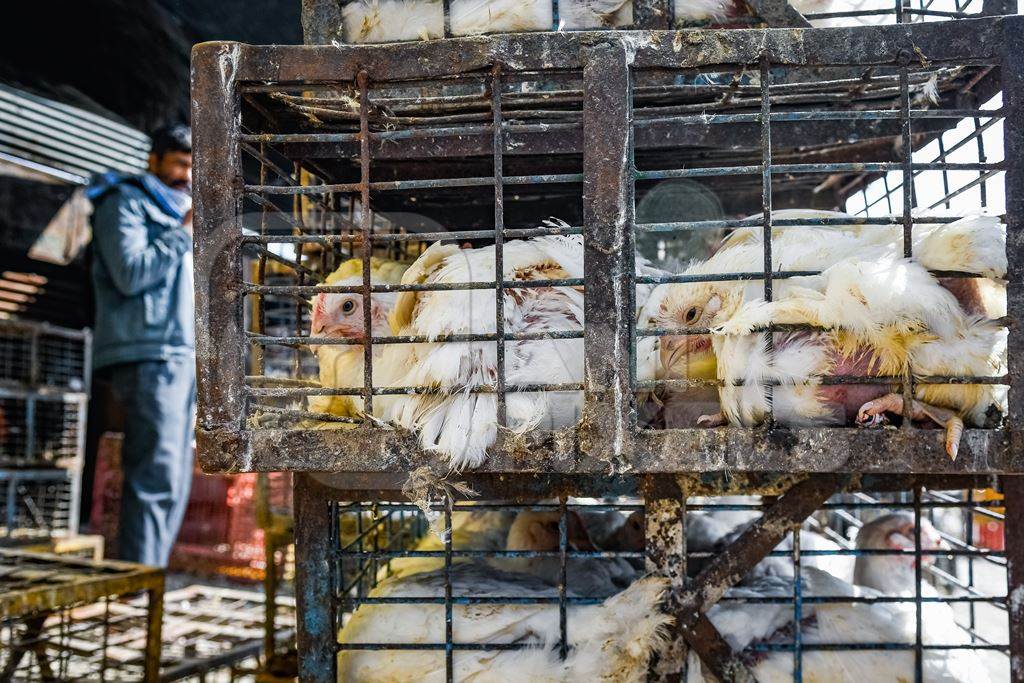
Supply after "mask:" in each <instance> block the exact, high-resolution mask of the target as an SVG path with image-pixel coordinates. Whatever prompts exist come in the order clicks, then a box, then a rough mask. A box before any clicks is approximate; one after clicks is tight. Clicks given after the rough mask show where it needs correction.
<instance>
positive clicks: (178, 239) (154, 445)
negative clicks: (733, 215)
mask: <svg viewBox="0 0 1024 683" xmlns="http://www.w3.org/2000/svg"><path fill="white" fill-rule="evenodd" d="M106 180H107V182H106V183H105V184H102V185H100V186H98V187H97V186H94V187H93V188H91V189H90V192H89V194H90V195H91V197H92V200H93V205H94V206H95V209H94V212H93V219H92V222H93V268H92V273H93V275H92V278H93V286H94V289H95V300H96V325H95V334H94V346H93V349H94V353H93V367H94V368H95V373H94V385H95V386H97V387H98V388H100V389H101V390H103V391H105V392H108V393H109V394H110V395H111V396H112V397H113V398H114V399H115V400H116V402H117V403H118V404H120V405H121V406H122V410H123V417H124V442H123V446H122V448H121V466H122V470H123V472H124V488H123V492H122V499H121V519H120V533H119V537H118V545H119V552H118V554H119V555H120V557H121V558H122V559H124V560H130V561H133V562H143V563H145V564H151V565H159V566H166V565H167V559H168V556H169V555H170V552H171V546H172V545H173V544H174V539H175V537H176V536H177V535H178V529H179V528H180V527H181V522H182V518H183V517H184V514H185V507H186V505H187V503H188V495H189V488H190V486H191V482H192V458H193V456H192V438H193V434H194V430H195V351H194V339H195V329H194V321H193V298H192V297H193V293H192V279H193V273H192V201H191V183H192V132H191V130H190V129H189V128H188V127H187V126H183V125H175V126H170V127H167V128H163V129H161V130H158V131H156V132H155V133H154V134H153V147H152V151H151V153H150V155H149V172H148V173H146V174H143V175H141V176H132V177H115V178H111V177H108V178H107V179H106Z"/></svg>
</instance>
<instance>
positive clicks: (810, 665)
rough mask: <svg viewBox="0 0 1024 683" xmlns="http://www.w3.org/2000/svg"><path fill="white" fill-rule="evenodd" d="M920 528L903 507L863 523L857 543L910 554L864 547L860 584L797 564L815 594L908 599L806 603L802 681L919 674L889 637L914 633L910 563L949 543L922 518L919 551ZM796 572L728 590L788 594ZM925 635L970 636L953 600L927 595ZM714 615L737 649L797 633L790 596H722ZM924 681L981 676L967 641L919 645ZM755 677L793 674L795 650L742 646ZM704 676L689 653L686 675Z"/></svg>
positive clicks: (838, 682)
mask: <svg viewBox="0 0 1024 683" xmlns="http://www.w3.org/2000/svg"><path fill="white" fill-rule="evenodd" d="M915 535H916V531H915V524H914V516H913V515H912V514H909V513H906V512H900V513H895V514H890V515H884V516H882V517H879V518H877V519H875V520H873V521H872V522H869V523H868V524H865V525H864V526H863V527H862V528H861V530H860V532H859V534H858V536H857V548H858V549H859V550H869V551H870V550H885V551H890V552H892V551H900V552H908V551H909V553H908V554H906V555H875V554H871V555H859V556H858V557H857V559H856V565H855V570H854V571H855V579H856V581H857V585H852V584H850V583H848V582H846V581H843V580H840V579H838V578H836V577H834V576H832V575H831V574H829V573H827V572H824V571H821V570H819V569H816V568H813V567H804V568H802V571H801V584H802V585H801V592H802V594H803V595H805V596H815V597H835V598H842V597H851V598H856V599H861V600H863V599H868V600H870V599H872V598H893V597H904V598H907V599H908V601H907V602H877V603H871V602H851V603H844V602H811V601H808V602H806V603H804V605H803V611H802V621H801V623H800V626H799V628H800V637H801V642H802V643H803V645H804V646H808V647H805V649H804V651H803V652H802V653H801V661H802V668H803V675H804V678H805V680H828V681H834V682H835V683H863V681H893V683H896V682H897V681H903V680H912V679H913V678H914V674H913V672H914V652H913V650H908V649H895V650H894V649H891V648H888V647H886V646H885V644H896V645H912V644H914V643H915V642H916V640H917V632H916V629H917V619H916V611H917V606H916V605H915V604H914V601H913V599H914V597H915V595H916V592H917V591H916V589H915V583H916V581H917V579H916V575H915V570H914V563H915V562H917V561H920V562H921V563H922V565H924V566H928V565H930V564H931V563H932V562H933V561H934V559H935V555H934V552H933V551H936V550H938V551H941V550H942V549H944V544H943V543H942V541H941V538H940V536H939V535H938V533H937V532H936V531H935V528H934V527H932V526H931V524H930V523H928V521H927V520H924V519H923V520H922V521H921V527H920V536H921V549H922V550H923V551H924V552H925V553H926V554H922V555H921V556H920V558H918V557H917V556H916V555H915V554H914V553H913V551H914V548H915V541H914V537H915ZM921 586H922V587H921V594H922V595H924V596H926V597H928V596H936V595H937V593H936V592H935V589H934V588H932V587H931V586H930V585H928V584H925V583H922V584H921ZM793 594H794V586H793V577H792V576H790V577H779V576H763V577H760V578H758V579H755V580H753V581H750V582H748V583H747V584H746V585H743V586H740V587H737V588H732V589H730V590H729V591H728V593H727V596H728V597H730V598H741V599H743V598H746V599H763V598H792V596H793ZM921 608H922V611H923V615H922V616H923V618H922V623H921V628H922V632H921V642H922V643H923V644H925V645H952V646H956V645H967V644H969V643H970V642H971V638H970V634H968V633H967V632H966V631H965V630H964V629H963V628H961V627H960V626H958V625H957V622H956V619H955V615H954V614H953V612H952V609H951V608H950V607H949V605H947V604H944V603H940V602H925V603H923V604H922V606H921ZM708 618H709V619H710V620H711V622H712V623H713V624H714V625H715V626H716V628H718V630H719V631H720V632H721V633H722V635H723V636H724V637H725V639H726V641H727V642H728V643H729V645H730V646H731V647H732V648H733V650H735V651H737V652H744V651H746V650H748V648H750V647H751V646H753V645H756V644H758V643H776V644H783V643H787V642H792V640H793V636H794V634H793V629H794V624H793V606H792V605H791V604H788V603H787V604H782V603H775V604H747V603H743V602H729V601H723V602H720V603H718V604H716V605H715V606H714V607H712V608H711V609H710V610H709V611H708ZM820 643H831V644H834V643H844V644H847V643H848V644H851V646H853V647H851V649H849V650H843V649H842V648H841V647H840V648H837V649H834V650H833V649H826V650H817V649H814V647H813V646H814V645H816V644H820ZM857 645H861V646H870V645H877V646H878V648H877V649H854V647H856V646H857ZM921 656H922V669H923V680H926V681H941V682H943V683H968V682H969V681H974V680H978V676H979V675H983V674H982V672H984V671H985V670H986V669H985V666H984V664H983V663H982V661H981V660H980V658H979V657H978V655H977V654H976V653H975V652H972V651H971V650H969V649H953V648H940V649H934V650H933V649H925V650H923V651H922V655H921ZM744 659H745V660H746V661H747V662H748V664H749V665H750V667H751V670H752V672H753V673H754V675H755V677H756V678H757V680H758V681H760V682H761V683H775V682H778V683H782V682H783V681H792V680H793V655H792V653H790V652H764V651H760V652H756V651H749V652H746V653H745V654H744ZM705 680H708V679H706V678H705V674H704V672H703V671H702V668H701V664H700V662H699V660H698V659H697V658H696V656H694V655H692V654H691V656H690V665H689V667H688V677H687V683H701V682H703V681H705Z"/></svg>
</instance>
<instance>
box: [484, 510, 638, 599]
mask: <svg viewBox="0 0 1024 683" xmlns="http://www.w3.org/2000/svg"><path fill="white" fill-rule="evenodd" d="M558 539H559V513H558V512H557V511H551V512H546V511H544V512H534V511H527V512H521V513H520V514H519V515H518V516H517V517H516V519H515V521H514V522H513V523H512V527H511V528H510V529H509V532H508V541H507V545H506V548H507V549H508V550H535V549H538V548H547V549H550V550H557V549H558V547H559V540H558ZM566 545H567V550H574V551H590V552H595V551H599V550H602V548H600V547H598V546H597V545H595V544H594V542H593V541H592V540H591V537H590V534H589V533H588V530H587V527H586V524H585V522H584V520H583V518H582V517H581V516H580V515H579V514H578V513H576V512H575V511H572V510H570V511H569V512H567V514H566ZM636 550H643V547H642V546H641V547H639V548H636ZM495 561H498V562H500V565H499V566H500V567H501V568H503V569H511V570H514V571H517V572H522V573H526V574H533V575H534V576H537V577H538V578H540V579H541V580H542V581H544V582H545V583H546V584H548V585H549V586H557V585H558V584H559V582H560V581H561V564H560V562H559V558H558V557H516V558H508V559H503V560H492V561H491V562H492V563H493V562H495ZM637 574H638V571H637V569H636V568H635V567H634V566H633V565H632V564H631V563H630V562H629V561H627V560H626V559H624V558H621V557H615V556H611V557H567V558H566V581H565V585H566V589H567V590H570V591H572V592H573V593H575V594H577V595H581V596H584V597H602V598H603V597H606V596H608V595H613V594H615V593H618V592H619V591H621V590H622V589H624V588H625V587H627V586H629V585H630V584H631V583H633V581H635V580H636V578H637Z"/></svg>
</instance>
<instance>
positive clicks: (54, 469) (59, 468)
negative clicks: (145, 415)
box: [0, 320, 90, 543]
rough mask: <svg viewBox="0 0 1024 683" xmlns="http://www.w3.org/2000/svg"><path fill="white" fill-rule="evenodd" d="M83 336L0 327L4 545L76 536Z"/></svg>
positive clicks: (34, 326) (84, 384) (84, 383)
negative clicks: (70, 535)
mask: <svg viewBox="0 0 1024 683" xmlns="http://www.w3.org/2000/svg"><path fill="white" fill-rule="evenodd" d="M89 344H90V335H89V332H88V330H69V329H65V328H61V327H55V326H52V325H47V324H41V323H33V322H20V321H13V320H0V482H2V484H3V488H2V497H0V510H2V512H0V524H2V525H3V526H2V532H0V536H2V539H3V542H5V543H24V542H29V541H32V540H39V539H45V538H48V537H50V536H53V535H55V534H74V533H76V532H77V529H78V521H77V520H78V495H79V485H80V480H81V468H82V454H83V448H84V443H85V420H86V412H87V410H86V407H87V401H88V392H89V357H90V356H89Z"/></svg>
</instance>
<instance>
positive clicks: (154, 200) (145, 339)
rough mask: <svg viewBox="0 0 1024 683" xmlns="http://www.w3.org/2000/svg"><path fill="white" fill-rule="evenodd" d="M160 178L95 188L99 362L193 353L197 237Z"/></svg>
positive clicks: (96, 358)
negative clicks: (166, 196)
mask: <svg viewBox="0 0 1024 683" xmlns="http://www.w3.org/2000/svg"><path fill="white" fill-rule="evenodd" d="M154 182H159V181H156V180H155V178H153V177H152V176H149V177H146V176H142V177H134V178H132V177H129V178H118V179H117V180H116V181H115V182H114V183H113V184H105V185H104V186H102V187H101V188H100V189H99V190H98V191H93V192H92V193H91V194H92V196H93V197H94V200H93V202H94V206H95V208H94V210H93V217H92V226H93V254H94V258H93V268H92V278H93V285H94V289H95V297H96V329H95V333H94V335H93V350H94V352H93V365H94V366H95V367H97V368H101V367H105V366H108V365H116V364H118V363H135V362H139V361H146V360H167V359H170V358H174V357H180V356H191V355H192V354H193V353H194V347H195V323H194V315H195V314H194V305H193V291H192V280H193V272H192V237H191V236H190V235H189V234H188V233H187V232H186V231H185V230H184V229H183V228H182V224H181V215H180V213H179V212H177V211H175V210H174V208H173V207H171V206H169V205H168V204H167V202H166V201H165V200H163V198H162V197H160V196H158V195H159V191H154V190H152V189H147V187H152V186H153V183H154Z"/></svg>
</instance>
